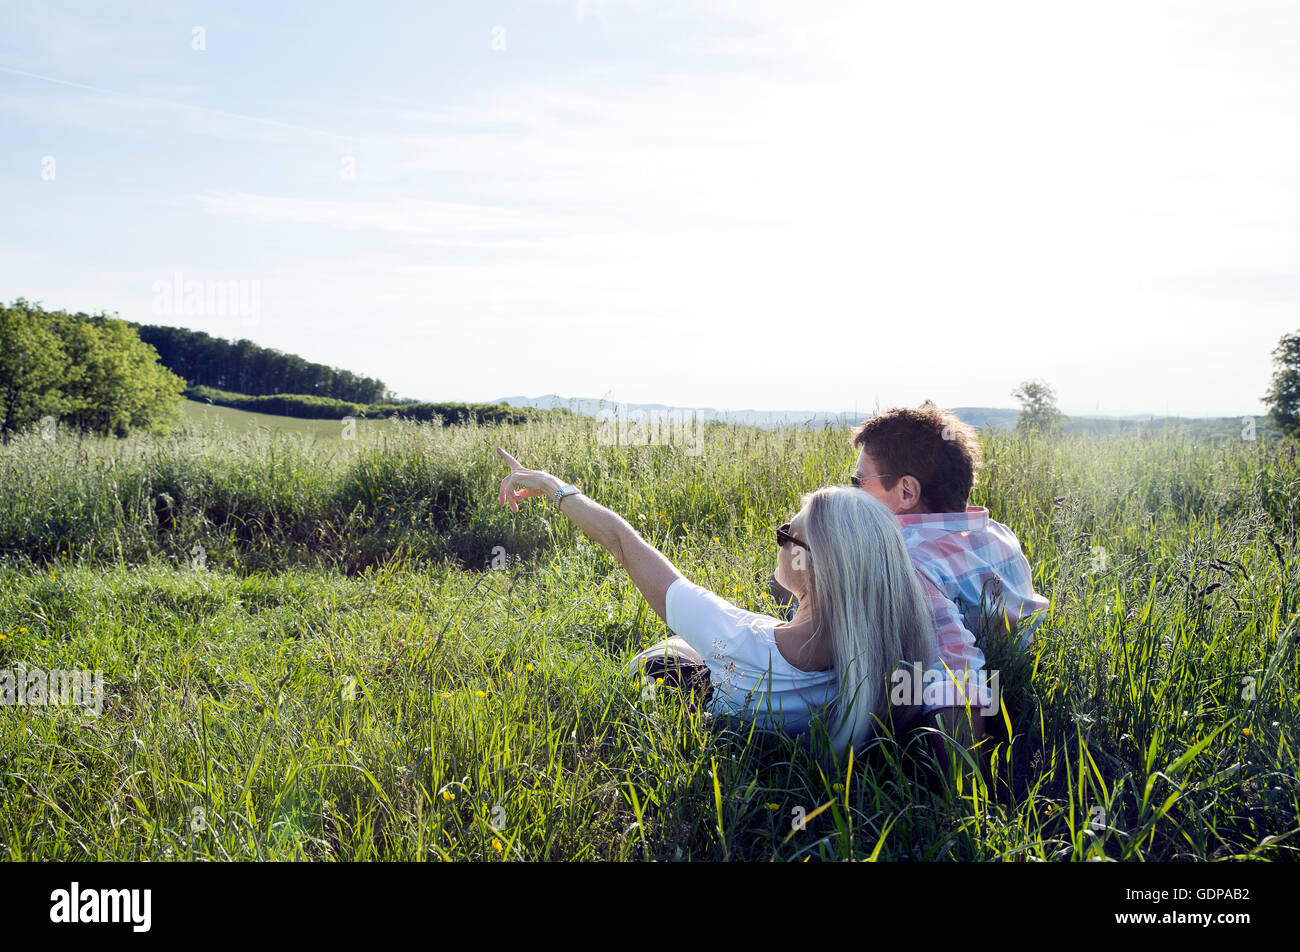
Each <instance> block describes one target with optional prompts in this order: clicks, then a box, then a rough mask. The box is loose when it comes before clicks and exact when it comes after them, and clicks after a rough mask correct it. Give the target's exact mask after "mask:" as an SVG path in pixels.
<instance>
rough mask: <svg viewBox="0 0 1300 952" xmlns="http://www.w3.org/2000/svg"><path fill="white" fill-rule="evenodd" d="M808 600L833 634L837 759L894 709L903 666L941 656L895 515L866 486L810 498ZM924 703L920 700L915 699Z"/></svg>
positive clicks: (831, 728) (832, 726)
mask: <svg viewBox="0 0 1300 952" xmlns="http://www.w3.org/2000/svg"><path fill="white" fill-rule="evenodd" d="M803 505H804V506H805V507H806V510H807V511H806V514H805V517H804V527H805V528H804V532H805V533H806V534H807V538H808V547H809V549H808V598H809V600H810V601H811V603H812V608H813V617H814V620H815V623H816V626H817V629H816V630H817V631H818V633H819V634H820V635H821V636H822V637H829V638H830V643H831V655H832V658H833V662H834V665H835V673H836V676H837V678H838V679H839V682H840V693H839V695H838V696H837V698H836V701H835V704H834V706H833V711H832V713H833V715H834V716H833V717H832V718H831V721H830V723H829V724H828V725H827V730H828V733H829V739H830V742H831V747H832V752H833V754H836V755H838V754H840V753H843V752H845V751H846V750H847V748H848V747H849V746H850V745H852V746H853V747H854V748H857V747H858V746H860V745H861V744H863V743H864V742H865V741H866V740H867V739H868V738H869V737H870V736H871V734H872V732H873V730H874V728H875V718H877V717H878V718H880V719H881V720H882V721H884V720H885V719H886V718H887V715H888V708H889V680H890V676H891V674H892V673H893V671H894V669H895V668H896V667H897V666H898V665H900V664H910V663H912V662H919V663H921V664H922V665H925V664H928V663H929V662H930V661H932V659H933V658H934V656H935V648H934V634H933V630H932V627H931V624H930V612H929V609H928V607H927V606H926V603H925V599H924V596H923V595H922V593H921V586H920V584H919V583H918V582H917V579H916V573H915V571H914V570H913V569H912V560H911V559H910V558H909V557H908V554H907V546H906V544H905V543H904V542H903V536H902V533H901V532H899V529H898V522H897V520H896V519H895V518H894V514H893V513H891V512H890V511H889V509H888V508H886V507H885V506H884V505H882V504H881V503H880V502H878V501H876V500H875V499H873V498H872V497H871V496H870V495H869V494H867V493H865V492H863V491H862V490H860V489H852V488H849V487H847V486H828V487H825V488H822V489H818V490H817V491H816V492H813V493H809V494H808V495H806V496H804V498H803ZM913 700H914V701H919V700H920V699H919V698H914V699H913Z"/></svg>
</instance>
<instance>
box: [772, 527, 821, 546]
mask: <svg viewBox="0 0 1300 952" xmlns="http://www.w3.org/2000/svg"><path fill="white" fill-rule="evenodd" d="M787 542H789V543H790V544H791V545H797V546H799V547H800V548H801V549H808V551H809V552H811V551H812V549H809V548H808V543H807V542H800V541H799V540H798V539H796V538H795V537H794V536H792V535H790V523H788V522H787V523H786V524H785V525H783V526H777V529H776V544H777V547H778V548H783V547H784V546H785V544H786V543H787Z"/></svg>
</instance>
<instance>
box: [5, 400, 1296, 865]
mask: <svg viewBox="0 0 1300 952" xmlns="http://www.w3.org/2000/svg"><path fill="white" fill-rule="evenodd" d="M186 412H187V417H188V418H189V423H188V425H187V426H186V427H185V428H184V429H183V430H181V431H180V432H178V433H176V434H174V435H173V436H170V437H167V438H143V437H139V438H131V439H128V440H124V441H116V442H115V441H102V442H101V441H93V442H86V443H79V442H78V441H75V440H72V439H65V438H60V439H58V440H55V441H43V440H41V439H40V438H39V437H31V438H25V439H23V440H20V441H18V442H16V443H15V444H13V445H11V446H9V447H5V448H3V449H0V498H3V499H4V501H5V508H4V510H3V511H2V512H0V559H2V561H0V583H2V584H0V636H2V637H0V669H5V668H10V669H11V668H14V667H16V666H18V665H25V666H27V667H28V668H40V669H47V670H48V669H59V668H77V669H102V671H103V673H104V683H105V690H106V700H105V703H104V708H103V711H102V713H101V714H100V715H98V716H95V717H92V716H88V715H87V714H86V713H85V712H82V711H79V710H77V709H72V708H40V707H6V708H0V843H2V844H3V850H4V854H5V855H7V856H8V857H10V858H12V859H56V858H57V859H119V860H131V859H163V858H174V859H197V858H210V859H264V858H274V859H290V858H299V859H328V858H334V859H404V860H406V859H457V860H460V859H487V860H508V859H520V858H522V859H565V860H570V859H579V860H581V859H666V860H673V859H718V860H721V859H779V860H792V859H794V860H798V859H804V858H809V857H811V858H825V859H838V858H853V859H867V858H878V859H890V860H908V859H927V860H935V859H980V860H1013V861H1031V860H1052V859H1094V858H1108V859H1118V860H1135V859H1220V858H1229V857H1251V858H1258V859H1268V860H1279V859H1291V858H1293V857H1294V856H1295V855H1296V854H1295V849H1296V845H1297V839H1296V838H1297V830H1298V829H1300V784H1298V783H1297V779H1296V768H1295V759H1296V743H1297V734H1296V728H1297V713H1298V710H1300V696H1298V692H1297V686H1298V683H1300V677H1298V676H1300V665H1298V663H1297V643H1296V636H1297V629H1296V614H1297V610H1298V609H1300V584H1298V582H1297V578H1296V572H1295V569H1294V568H1293V567H1292V566H1291V559H1292V558H1293V554H1292V553H1293V550H1294V543H1295V536H1296V526H1297V517H1298V516H1300V464H1297V461H1296V452H1295V450H1296V447H1295V445H1294V444H1293V443H1285V442H1280V441H1276V440H1269V441H1265V440H1258V441H1244V440H1222V441H1219V442H1212V443H1211V442H1202V443H1195V442H1193V441H1192V440H1191V439H1189V438H1187V437H1185V436H1173V435H1171V436H1169V437H1166V438H1160V437H1153V436H1151V435H1149V434H1148V435H1146V436H1141V435H1133V436H1114V437H1106V438H1099V437H1077V438H1067V439H1064V440H1059V441H1048V440H1037V439H1033V438H1028V437H1023V436H1018V435H1015V434H989V435H988V436H987V437H986V438H985V451H986V456H987V459H988V464H987V466H986V469H985V472H984V474H983V477H982V478H981V481H980V483H979V485H978V487H977V491H976V498H975V500H974V501H975V502H978V503H980V504H983V505H987V506H989V508H990V509H991V511H992V515H993V517H994V518H995V519H998V520H999V521H1001V522H1004V523H1007V524H1008V525H1010V526H1011V527H1012V528H1013V529H1014V530H1015V531H1016V532H1017V534H1018V535H1019V537H1020V539H1021V541H1022V543H1023V545H1024V549H1025V552H1026V554H1027V555H1028V557H1029V560H1030V562H1031V564H1032V566H1033V568H1034V578H1035V582H1036V586H1037V588H1038V589H1039V591H1041V592H1043V593H1044V594H1046V595H1048V596H1050V598H1051V600H1052V609H1051V614H1050V617H1048V618H1047V619H1046V620H1045V621H1044V623H1043V625H1042V627H1041V628H1040V629H1039V633H1038V635H1037V638H1036V640H1035V644H1034V647H1033V650H1032V652H1031V654H1029V655H1028V656H1026V657H1022V658H1012V657H1009V656H1007V655H1006V653H1005V652H997V651H995V650H994V649H993V647H992V646H990V649H989V650H990V654H991V658H990V660H991V664H992V666H994V667H997V668H999V669H1000V670H1001V671H1002V672H1003V693H1004V701H1005V704H1006V710H1005V719H1006V724H1007V725H1009V727H1010V729H1011V733H1012V736H1013V737H1014V740H1013V742H1012V743H1010V744H1007V743H1001V744H998V745H996V746H994V745H993V744H992V743H991V742H990V743H989V744H988V745H986V747H985V748H981V749H980V750H978V751H977V755H978V756H979V757H981V759H982V760H983V761H984V764H985V769H986V773H987V775H988V776H987V779H986V778H985V777H984V776H982V775H981V773H980V772H979V771H977V770H974V769H972V765H971V764H970V763H967V762H966V761H964V760H963V759H962V758H961V757H960V756H958V755H956V754H954V755H953V756H951V757H949V758H947V759H946V760H944V761H936V760H934V759H933V758H932V757H931V756H930V755H929V754H928V753H927V752H926V751H925V750H924V745H922V744H920V743H918V742H917V741H916V739H914V738H892V737H889V736H882V737H879V738H877V739H876V740H874V741H873V742H872V744H871V745H870V746H869V747H868V748H867V749H865V750H862V751H860V752H859V755H858V757H857V759H856V760H855V762H854V763H853V765H852V767H851V769H850V770H847V771H846V772H845V774H844V775H842V776H825V775H823V774H822V773H821V772H820V770H819V768H817V767H816V766H815V765H814V764H813V763H812V762H811V760H810V759H809V758H808V757H807V755H806V754H805V753H803V752H802V751H801V750H800V749H798V748H796V747H794V746H792V745H791V744H790V743H789V742H788V741H787V740H785V739H783V738H780V737H775V736H771V735H765V734H761V733H754V732H747V731H745V730H743V729H740V728H739V727H738V726H737V725H734V724H723V723H712V722H711V721H710V720H709V719H707V718H702V717H700V716H699V715H697V714H692V713H691V712H689V711H688V710H687V709H686V707H685V705H684V704H683V703H682V701H681V699H680V698H678V697H675V696H674V695H672V694H671V693H669V692H663V691H661V692H658V693H657V694H655V695H654V696H643V692H642V689H641V686H640V685H639V684H635V683H632V682H631V681H629V680H627V679H625V678H624V677H623V676H622V674H621V672H622V669H623V667H624V664H625V662H626V659H628V658H629V657H630V656H631V655H632V654H633V653H634V652H635V651H636V650H638V649H639V648H640V647H641V646H643V645H645V644H647V643H649V642H651V641H653V640H656V639H658V638H661V637H663V636H664V635H665V634H666V631H665V628H664V626H663V624H662V623H661V622H660V621H659V620H658V619H657V618H656V617H655V616H654V614H653V613H652V612H650V611H649V609H648V608H647V607H646V605H645V603H644V601H643V600H642V599H641V598H640V596H639V595H638V594H637V592H636V591H635V589H634V588H633V587H632V585H631V583H630V582H629V581H628V579H627V577H626V576H625V574H624V573H623V572H622V571H621V569H619V568H618V566H617V565H616V564H615V563H614V562H613V561H612V560H611V559H610V558H609V557H608V556H607V555H606V554H604V553H603V552H602V551H600V550H599V549H597V548H596V547H595V546H593V545H591V544H589V543H585V542H584V541H583V540H582V539H581V538H580V536H579V535H577V534H576V533H575V531H574V529H573V527H572V526H570V525H569V524H567V523H566V522H565V520H563V519H562V518H561V517H558V516H556V514H555V513H554V512H553V511H552V510H550V509H549V508H548V507H546V506H545V505H543V504H541V503H538V504H536V505H531V506H526V507H525V508H524V511H523V512H521V513H519V514H517V515H513V514H511V513H509V512H508V510H505V509H502V508H500V507H498V506H497V504H496V487H497V484H498V483H499V481H500V479H501V478H502V476H503V475H504V472H505V470H504V467H503V466H502V465H501V464H500V463H499V461H498V460H497V458H496V456H495V454H494V448H495V447H496V446H498V445H505V446H506V447H507V448H508V449H510V450H511V452H513V453H514V455H516V456H517V457H518V458H519V459H520V460H521V461H523V462H524V463H525V464H526V465H530V466H535V467H539V468H545V469H548V470H550V471H552V472H554V473H556V474H557V475H560V476H562V477H565V478H567V479H569V480H571V481H573V482H575V483H577V484H578V485H580V486H581V487H582V488H583V489H584V491H586V492H587V493H588V494H589V495H592V496H593V497H594V498H596V499H597V500H599V501H601V502H603V503H605V504H606V505H608V506H610V507H611V508H613V509H615V510H616V511H618V512H620V513H621V514H623V515H624V516H626V517H627V518H628V519H629V520H630V521H631V522H632V523H633V525H635V526H636V527H637V528H638V529H639V530H640V531H642V532H643V534H645V535H646V536H647V537H648V538H650V539H651V540H652V541H653V542H654V543H655V544H657V545H659V546H661V547H662V548H664V549H665V551H667V553H668V554H669V556H670V557H671V558H672V559H674V561H676V563H677V564H678V566H679V567H680V568H681V569H682V570H683V572H684V573H685V574H686V575H687V577H688V578H690V579H692V580H693V581H697V582H699V583H701V584H704V585H707V586H709V587H711V588H713V589H714V590H716V591H718V592H720V593H721V594H723V595H724V596H725V597H727V598H730V599H732V600H734V601H736V602H737V603H739V604H741V605H744V606H745V607H748V608H751V609H754V610H765V609H766V610H771V609H772V605H771V602H770V600H769V596H768V595H767V588H766V586H767V579H768V576H769V575H770V573H771V570H772V566H773V565H774V561H775V552H774V549H773V543H772V541H771V540H772V528H773V527H774V526H775V525H778V524H779V523H781V522H783V521H786V520H787V519H788V518H789V516H790V515H791V514H793V512H794V511H796V509H797V507H798V500H799V497H800V495H801V493H803V492H805V491H808V490H811V489H813V488H815V487H817V486H818V485H822V484H825V483H828V482H842V481H843V480H844V478H845V474H847V473H848V472H851V470H852V465H853V461H854V458H855V455H854V453H853V451H852V450H851V449H850V447H849V444H848V434H847V432H845V431H822V432H806V431H792V430H778V431H773V432H759V431H756V430H749V429H745V428H739V427H723V426H711V427H709V428H707V430H706V432H705V441H704V452H703V453H702V454H700V455H690V454H688V453H685V452H682V451H681V450H680V449H678V448H675V447H671V446H631V447H628V446H615V445H607V444H605V443H603V442H602V441H601V440H599V439H598V438H597V434H598V432H599V431H598V427H597V424H596V422H595V421H591V420H584V419H578V418H574V419H570V420H567V421H543V422H537V423H530V424H527V425H523V426H518V427H506V428H498V427H478V426H467V427H452V428H447V429H441V428H434V427H429V426H414V425H409V424H401V423H391V424H383V425H382V427H381V426H375V427H374V428H372V429H366V428H364V424H361V425H359V427H358V431H357V438H356V439H354V440H343V439H342V438H341V436H340V427H339V424H337V423H334V422H331V421H324V422H322V421H309V420H295V421H292V423H293V424H295V425H296V426H295V427H293V428H291V427H289V426H287V425H285V424H283V423H277V422H272V423H269V424H261V425H259V424H258V423H254V424H253V425H252V426H251V427H250V426H249V425H248V422H247V419H246V418H248V417H250V416H253V415H251V414H240V413H239V412H238V411H220V410H216V409H214V408H202V407H198V406H197V405H195V406H194V407H189V408H187V411H186ZM210 413H211V414H214V415H215V416H216V417H217V418H218V419H220V420H221V422H222V423H223V424H224V425H223V426H221V427H217V428H214V427H211V426H209V425H208V423H207V422H205V421H204V420H203V419H202V417H203V416H204V415H205V414H210ZM227 414H238V416H230V417H228V418H227V416H226V415H227ZM282 419H283V418H273V420H282ZM261 426H267V427H269V429H263V428H261ZM321 426H323V427H324V428H323V429H318V427H321ZM494 565H495V567H494ZM801 816H802V817H803V818H804V820H805V822H804V824H802V825H801V824H799V823H796V822H794V821H795V820H798V819H799V818H800V817H801ZM797 826H799V827H801V828H798V829H796V828H795V827H797Z"/></svg>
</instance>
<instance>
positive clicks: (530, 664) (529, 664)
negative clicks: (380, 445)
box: [524, 661, 533, 671]
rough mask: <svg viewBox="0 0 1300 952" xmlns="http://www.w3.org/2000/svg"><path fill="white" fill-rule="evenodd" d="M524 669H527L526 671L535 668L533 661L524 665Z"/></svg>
mask: <svg viewBox="0 0 1300 952" xmlns="http://www.w3.org/2000/svg"><path fill="white" fill-rule="evenodd" d="M524 670H525V671H531V670H533V663H532V662H531V661H530V662H528V663H527V664H526V665H524Z"/></svg>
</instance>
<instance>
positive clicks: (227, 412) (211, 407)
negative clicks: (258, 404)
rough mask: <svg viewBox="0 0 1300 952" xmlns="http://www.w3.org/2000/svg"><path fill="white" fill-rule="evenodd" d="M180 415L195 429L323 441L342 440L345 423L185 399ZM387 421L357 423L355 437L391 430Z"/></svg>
mask: <svg viewBox="0 0 1300 952" xmlns="http://www.w3.org/2000/svg"><path fill="white" fill-rule="evenodd" d="M181 414H182V418H183V419H184V422H185V425H186V426H187V427H189V428H192V429H200V430H204V429H212V428H218V429H224V430H226V431H227V432H229V433H230V434H240V435H243V434H247V433H252V432H254V431H258V430H261V431H264V432H267V433H272V434H276V435H281V436H290V435H297V436H306V437H314V438H316V439H319V440H322V441H339V443H340V444H341V443H342V441H343V424H342V423H340V422H339V421H338V420H307V419H303V418H302V417H287V416H276V415H274V414H271V413H256V412H254V411H252V410H236V409H235V408H234V407H222V406H216V405H215V404H210V403H200V402H199V401H197V400H186V401H184V402H183V403H182V405H181ZM389 425H390V424H389V422H388V421H387V420H358V421H357V422H356V430H355V432H356V434H358V435H360V436H362V438H364V436H365V435H369V434H372V433H375V432H378V431H380V430H382V429H383V428H385V427H388V426H389Z"/></svg>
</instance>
